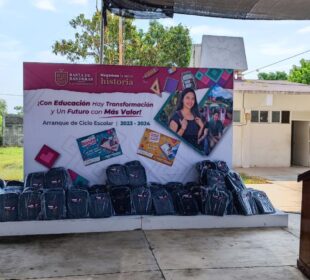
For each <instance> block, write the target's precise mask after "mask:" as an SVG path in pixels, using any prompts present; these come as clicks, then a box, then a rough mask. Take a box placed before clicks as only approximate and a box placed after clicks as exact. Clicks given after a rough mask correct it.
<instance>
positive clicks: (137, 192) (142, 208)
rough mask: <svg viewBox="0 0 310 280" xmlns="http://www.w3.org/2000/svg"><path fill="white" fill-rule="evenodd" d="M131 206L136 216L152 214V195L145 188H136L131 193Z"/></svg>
mask: <svg viewBox="0 0 310 280" xmlns="http://www.w3.org/2000/svg"><path fill="white" fill-rule="evenodd" d="M131 196H132V204H133V208H134V212H135V214H136V215H150V214H152V195H151V190H150V189H149V188H147V187H137V188H134V189H133V190H132V192H131Z"/></svg>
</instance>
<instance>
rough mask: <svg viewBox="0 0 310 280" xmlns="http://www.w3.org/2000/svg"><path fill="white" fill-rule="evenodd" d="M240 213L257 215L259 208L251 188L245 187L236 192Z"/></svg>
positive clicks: (236, 203)
mask: <svg viewBox="0 0 310 280" xmlns="http://www.w3.org/2000/svg"><path fill="white" fill-rule="evenodd" d="M234 196H235V198H234V201H235V205H236V208H237V210H238V213H240V214H241V215H245V216H251V215H257V214H258V209H257V206H256V203H255V200H254V198H253V195H252V192H251V190H248V189H245V190H242V191H239V192H236V193H235V194H234Z"/></svg>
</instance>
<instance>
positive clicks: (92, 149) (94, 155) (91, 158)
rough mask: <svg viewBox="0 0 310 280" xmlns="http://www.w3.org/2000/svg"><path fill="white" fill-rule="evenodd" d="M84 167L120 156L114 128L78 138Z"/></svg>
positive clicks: (120, 150)
mask: <svg viewBox="0 0 310 280" xmlns="http://www.w3.org/2000/svg"><path fill="white" fill-rule="evenodd" d="M76 141H77V143H78V146H79V149H80V152H81V155H82V159H83V162H84V165H90V164H93V163H96V162H100V161H103V160H107V159H109V158H112V157H116V156H119V155H122V149H121V146H120V143H119V140H118V138H117V135H116V131H115V128H111V129H108V130H104V131H101V132H98V133H95V134H91V135H88V136H84V137H81V138H78V139H77V140H76Z"/></svg>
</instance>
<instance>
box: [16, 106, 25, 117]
mask: <svg viewBox="0 0 310 280" xmlns="http://www.w3.org/2000/svg"><path fill="white" fill-rule="evenodd" d="M14 110H15V111H16V113H17V115H19V116H22V115H23V114H24V107H23V106H15V107H14Z"/></svg>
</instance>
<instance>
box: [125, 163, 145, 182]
mask: <svg viewBox="0 0 310 280" xmlns="http://www.w3.org/2000/svg"><path fill="white" fill-rule="evenodd" d="M125 167H126V172H127V176H128V179H129V185H130V186H132V187H142V186H146V185H147V178H146V173H145V169H144V167H143V166H142V164H141V163H140V161H138V160H134V161H129V162H127V163H125Z"/></svg>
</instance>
